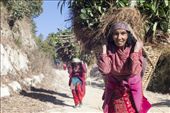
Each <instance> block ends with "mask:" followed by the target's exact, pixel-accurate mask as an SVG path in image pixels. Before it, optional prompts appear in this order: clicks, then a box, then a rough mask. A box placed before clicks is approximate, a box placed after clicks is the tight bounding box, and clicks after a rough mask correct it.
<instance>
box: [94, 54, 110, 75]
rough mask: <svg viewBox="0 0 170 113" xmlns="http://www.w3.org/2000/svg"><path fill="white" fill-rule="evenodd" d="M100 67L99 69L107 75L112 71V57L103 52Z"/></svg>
mask: <svg viewBox="0 0 170 113" xmlns="http://www.w3.org/2000/svg"><path fill="white" fill-rule="evenodd" d="M97 65H98V68H99V71H100V72H101V73H102V74H104V75H106V74H109V73H110V71H111V59H110V57H109V56H108V55H107V54H101V55H100V57H99V60H98V63H97Z"/></svg>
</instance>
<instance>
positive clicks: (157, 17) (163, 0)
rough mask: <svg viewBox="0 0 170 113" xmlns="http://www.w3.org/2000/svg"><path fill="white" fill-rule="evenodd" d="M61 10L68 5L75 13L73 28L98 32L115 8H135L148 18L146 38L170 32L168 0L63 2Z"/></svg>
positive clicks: (72, 0)
mask: <svg viewBox="0 0 170 113" xmlns="http://www.w3.org/2000/svg"><path fill="white" fill-rule="evenodd" d="M59 4H60V7H61V10H62V7H63V6H64V4H68V6H69V8H70V9H71V11H72V13H73V18H72V20H73V26H74V24H75V22H74V21H76V24H79V25H80V26H82V28H89V29H91V30H94V31H95V30H96V29H98V27H99V26H100V24H101V23H102V21H101V20H102V17H103V16H104V15H105V14H106V13H107V12H108V11H109V10H110V9H113V8H121V7H131V6H132V4H135V7H136V8H138V9H139V11H140V12H141V13H142V14H143V15H144V16H146V21H147V24H146V34H145V35H146V37H147V38H149V37H151V38H153V37H155V33H156V31H157V30H161V31H163V32H164V33H166V32H168V31H170V24H169V20H170V5H169V3H168V0H62V1H60V2H59ZM146 40H147V39H146Z"/></svg>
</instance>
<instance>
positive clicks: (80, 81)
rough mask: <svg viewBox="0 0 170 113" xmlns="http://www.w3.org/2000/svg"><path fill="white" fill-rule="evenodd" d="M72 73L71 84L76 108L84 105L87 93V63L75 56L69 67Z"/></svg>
mask: <svg viewBox="0 0 170 113" xmlns="http://www.w3.org/2000/svg"><path fill="white" fill-rule="evenodd" d="M68 72H69V74H70V76H69V77H70V79H69V86H70V88H71V91H72V95H73V99H74V104H75V106H74V108H77V107H80V106H81V105H82V101H83V97H84V95H85V85H86V84H85V76H86V72H87V67H86V65H85V64H84V63H83V62H82V61H81V60H80V59H78V58H73V60H72V62H71V66H70V67H69V68H68Z"/></svg>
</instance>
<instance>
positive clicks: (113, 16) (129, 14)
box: [73, 7, 145, 51]
mask: <svg viewBox="0 0 170 113" xmlns="http://www.w3.org/2000/svg"><path fill="white" fill-rule="evenodd" d="M100 20H101V23H100V24H99V26H98V27H97V28H96V29H89V28H87V27H84V26H81V23H79V22H78V21H79V20H78V19H77V18H74V20H73V25H74V32H75V35H76V38H77V39H78V40H80V41H81V42H82V44H83V46H84V49H85V50H88V51H89V50H98V47H97V46H99V45H101V43H103V42H104V40H105V39H106V37H107V34H108V32H109V29H110V27H111V25H112V24H113V23H114V22H118V21H124V22H126V23H128V24H130V25H131V27H132V29H133V30H134V33H135V34H136V36H137V37H138V38H140V39H143V34H144V24H145V23H144V17H142V16H141V14H140V12H139V11H138V10H137V9H135V8H126V7H125V8H120V9H110V10H109V11H108V12H107V13H106V14H105V15H104V16H103V17H101V19H100Z"/></svg>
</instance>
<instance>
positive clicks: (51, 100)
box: [1, 69, 170, 113]
mask: <svg viewBox="0 0 170 113" xmlns="http://www.w3.org/2000/svg"><path fill="white" fill-rule="evenodd" d="M87 83H88V84H91V85H87V87H86V95H85V98H84V102H83V106H82V107H80V108H76V109H75V108H73V105H74V102H73V99H72V95H71V91H70V89H69V87H68V73H67V72H66V71H63V70H55V69H54V70H53V74H51V75H48V76H46V78H45V79H44V81H43V82H42V84H40V85H38V86H36V87H32V88H31V89H30V90H29V91H28V90H26V91H24V90H23V91H22V92H21V93H20V94H16V95H13V96H11V97H8V98H3V99H1V113H102V103H103V102H102V100H101V97H102V94H103V85H102V82H101V81H96V79H95V78H92V79H88V81H87ZM144 93H145V96H146V97H147V98H148V100H149V101H150V102H151V103H152V105H153V107H152V109H151V110H150V111H149V113H170V95H162V94H157V93H153V92H149V91H145V92H144Z"/></svg>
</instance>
